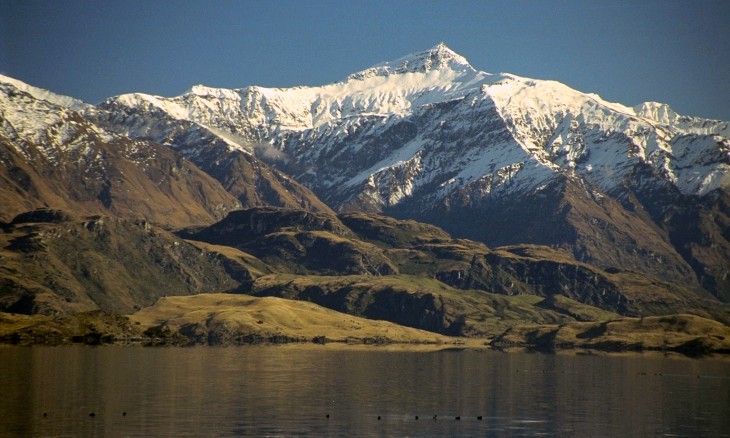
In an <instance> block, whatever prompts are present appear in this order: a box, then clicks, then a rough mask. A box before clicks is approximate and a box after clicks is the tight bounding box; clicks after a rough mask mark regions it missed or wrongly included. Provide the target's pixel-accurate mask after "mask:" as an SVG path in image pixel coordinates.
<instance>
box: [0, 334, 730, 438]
mask: <svg viewBox="0 0 730 438" xmlns="http://www.w3.org/2000/svg"><path fill="white" fill-rule="evenodd" d="M0 389H1V390H2V393H1V394H2V396H1V397H0V435H2V436H13V437H15V436H64V437H65V436H69V437H71V436H84V437H85V436H114V437H124V436H139V437H149V436H158V437H163V436H171V437H172V436H174V437H185V436H191V437H206V436H495V437H497V436H559V437H573V436H574V437H586V436H591V437H600V436H610V437H619V436H620V437H634V436H649V437H650V436H691V437H698V436H708V437H721V436H730V361H728V360H727V359H725V360H713V359H702V360H694V359H688V358H682V357H676V356H672V357H664V356H661V355H631V356H586V355H547V354H530V353H498V352H491V351H453V350H450V351H438V352H424V351H420V352H419V351H385V350H381V349H378V347H372V348H370V349H341V348H340V349H334V348H331V347H318V346H282V347H277V346H253V347H231V348H215V347H200V348H142V347H102V348H93V347H32V348H23V347H2V348H0ZM91 413H94V416H91V415H90V414H91ZM125 414H126V415H125ZM434 415H436V419H435V420H434V418H433V417H434ZM416 416H418V419H416ZM457 416H459V417H460V419H459V420H457V419H456V417H457ZM478 416H481V418H482V419H481V420H480V419H478ZM378 418H380V419H378Z"/></svg>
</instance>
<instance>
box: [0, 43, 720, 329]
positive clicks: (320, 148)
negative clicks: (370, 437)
mask: <svg viewBox="0 0 730 438" xmlns="http://www.w3.org/2000/svg"><path fill="white" fill-rule="evenodd" d="M0 123H2V131H0V144H1V145H2V149H0V154H1V155H0V181H1V182H2V186H1V187H0V201H1V202H2V205H3V206H4V207H3V208H2V209H1V210H0V221H4V222H5V223H6V225H5V229H6V234H8V233H10V234H12V233H17V232H20V231H19V229H20V228H22V227H21V226H20V224H21V223H22V224H25V223H28V220H27V218H26V219H20V220H18V219H17V217H18V215H22V214H26V215H28V214H30V213H27V212H28V211H31V210H34V209H37V208H41V207H43V208H46V209H48V208H51V209H54V210H62V211H66V212H69V211H71V212H73V215H72V216H73V217H74V218H77V219H75V220H77V221H80V223H83V219H82V218H81V217H82V216H89V217H90V216H93V215H97V216H98V215H101V216H104V217H107V216H108V217H111V218H115V219H114V220H122V221H125V222H124V223H125V224H126V223H138V222H139V221H145V223H147V222H149V223H150V224H151V225H150V226H155V227H162V228H164V229H166V230H168V231H177V232H178V236H179V237H171V238H173V239H180V238H182V239H183V240H182V242H188V241H196V242H207V243H206V245H216V247H221V246H225V247H228V248H233V249H231V251H233V250H235V251H237V254H239V260H240V257H244V256H242V255H241V254H246V257H248V259H247V260H253V259H256V260H257V262H256V266H258V267H259V269H257V270H256V269H255V270H254V271H256V272H259V274H264V273H265V275H274V274H276V273H278V274H286V275H301V276H307V278H309V280H308V281H313V280H311V276H312V275H315V276H331V275H367V276H375V277H388V276H395V277H398V276H399V275H415V276H417V277H418V276H426V277H429V278H433V279H435V280H436V281H439V282H440V283H443V284H446V285H448V286H449V287H456V288H457V289H459V290H462V289H464V290H466V289H468V290H482V291H484V292H490V293H492V292H496V293H500V294H503V295H521V294H525V293H526V294H531V295H539V296H544V297H550V296H555V295H563V296H566V297H569V298H570V299H572V300H576V301H577V302H582V303H584V304H588V305H591V306H597V307H599V308H602V309H604V310H606V311H610V312H616V313H617V314H621V315H626V316H641V315H644V314H647V315H649V314H651V315H654V314H660V313H661V310H660V309H661V308H662V304H661V303H662V300H665V301H666V303H664V304H666V306H665V310H667V311H671V312H672V313H682V306H685V310H687V311H692V313H695V314H700V315H701V316H704V317H710V318H713V319H717V320H720V321H723V322H727V320H728V318H727V314H726V313H723V312H727V303H728V301H730V275H729V274H730V192H729V188H730V127H729V126H728V122H726V121H715V120H706V119H700V118H696V117H688V116H683V115H679V114H676V113H675V112H674V111H673V110H672V109H671V108H669V106H667V105H665V104H660V103H655V102H647V103H643V104H640V105H636V106H633V107H628V106H624V105H621V104H618V103H612V102H607V101H605V100H603V99H601V98H600V97H599V96H597V95H595V94H587V93H582V92H579V91H576V90H573V89H571V88H570V87H568V86H566V85H563V84H561V83H558V82H555V81H545V80H536V79H529V78H523V77H519V76H516V75H512V74H506V73H499V74H491V73H486V72H482V71H478V70H476V69H474V68H473V67H472V66H471V65H469V63H468V62H467V60H466V59H465V58H464V57H462V56H461V55H459V54H457V53H455V52H453V51H452V50H450V49H449V48H448V47H446V46H445V45H444V44H439V45H437V46H435V47H433V48H431V49H428V50H426V51H423V52H419V53H415V54H411V55H408V56H406V57H403V58H400V59H397V60H394V61H390V62H384V63H381V64H378V65H376V66H373V67H371V68H369V69H366V70H363V71H361V72H357V73H354V74H352V75H350V76H348V77H347V78H345V79H344V80H342V81H339V82H336V83H332V84H328V85H324V86H319V87H295V88H288V89H281V88H263V87H256V86H251V87H246V88H241V89H217V88H209V87H205V86H202V85H199V86H195V87H193V88H192V89H191V90H190V91H189V92H187V93H185V94H183V95H181V96H177V97H172V98H165V97H160V96H152V95H147V94H141V93H135V94H127V95H121V96H116V97H111V98H109V99H106V100H105V101H103V102H101V103H100V104H98V105H95V106H93V105H89V104H86V103H84V102H81V101H78V100H76V99H73V98H70V97H65V96H59V95H56V94H54V93H52V92H49V91H46V90H41V89H38V88H35V87H32V86H30V85H27V84H24V83H22V82H20V81H18V80H16V79H12V78H8V77H0ZM272 208H274V210H271V211H269V210H267V209H272ZM240 209H244V211H246V212H248V213H246V214H245V215H243V216H242V213H241V212H239V211H236V210H240ZM265 212H268V213H265ZM292 212H296V213H292ZM59 214H60V213H59ZM39 215H40V216H42V217H45V216H47V215H48V213H47V211H46V212H45V213H42V214H41V213H39ZM31 216H32V214H31ZM51 216H53V215H51ZM21 217H22V216H21ZM54 217H55V216H54ZM254 218H255V219H256V220H257V221H258V222H257V223H258V225H257V226H258V228H256V230H257V231H256V232H255V233H254V234H250V233H249V234H246V236H247V237H245V238H243V237H241V236H239V235H234V234H231V233H232V230H237V229H238V230H242V229H245V228H246V227H249V225H250V224H252V223H253V222H252V221H254ZM261 218H265V219H261ZM312 218H319V219H317V220H314V222H313V223H316V224H317V226H315V227H313V225H312V223H309V222H307V221H311V220H312ZM323 218H324V219H323ZM374 218H376V219H374ZM386 218H391V219H386ZM93 220H98V219H93ZM411 220H416V221H418V222H420V223H421V225H419V227H421V228H418V227H416V228H418V229H419V230H421V232H422V233H425V235H428V236H431V238H432V239H435V240H434V241H433V245H436V244H437V243H438V245H446V243H445V242H452V243H449V244H448V245H447V246H453V245H456V246H461V247H463V248H467V249H468V250H467V249H464V250H463V251H462V250H459V251H456V252H457V253H459V254H460V255H459V256H454V255H453V254H454V252H453V249H452V250H450V251H451V253H452V254H451V255H444V254H445V253H448V252H449V251H445V250H444V251H445V252H444V251H441V250H439V251H436V250H434V249H433V248H431V247H429V248H430V249H428V250H427V249H425V248H424V247H423V245H424V244H425V243H424V242H425V241H427V240H428V239H425V238H424V239H420V240H419V242H420V243H419V244H418V245H416V246H414V245H415V243H414V242H415V241H414V240H409V241H408V242H402V241H399V243H398V244H391V243H388V241H383V240H380V238H375V237H373V236H382V235H384V234H385V235H387V234H388V232H386V231H384V230H392V229H393V227H396V228H398V227H401V228H403V227H406V226H405V225H402V224H410V223H417V222H409V221H411ZM135 221H137V222H135ZM281 221H284V222H287V223H288V224H289V225H287V227H284V229H282V228H280V227H278V226H277V225H276V224H278V223H280V222H281ZM389 221H393V222H389ZM403 221H405V222H403ZM41 222H43V221H41ZM51 222H52V223H56V222H58V221H57V220H55V219H54V220H53V221H51ZM61 222H62V223H66V222H68V221H67V220H63V221H60V222H59V223H61ZM216 223H217V224H216ZM362 223H369V224H371V226H372V224H373V223H377V224H378V226H372V227H371V228H372V229H370V231H369V232H370V233H371V234H367V233H366V234H361V233H358V232H357V231H356V230H355V229H353V227H355V228H358V227H357V226H356V225H353V224H360V225H362ZM396 224H401V225H396ZM425 224H432V225H435V226H437V227H440V228H441V229H443V230H441V229H439V228H435V227H432V226H429V225H425ZM79 226H80V225H79ZM19 227H20V228H19ZM54 227H55V226H54ZM125 227H126V226H125ZM125 227H122V228H123V229H126V228H125ZM312 227H313V228H312ZM409 227H410V228H409V229H413V227H414V226H413V225H410V226H409ZM406 228H408V227H406ZM221 230H224V231H225V232H224V231H221ZM262 230H268V232H266V233H264V232H263V231H262ZM435 230H438V231H435ZM120 232H121V231H120ZM165 232H167V231H165ZM125 233H126V232H125ZM282 233H283V234H282ZM287 233H288V234H287ZM323 233H325V234H323ZM372 233H374V234H372ZM409 233H413V234H414V235H417V234H418V233H416V232H412V231H409ZM414 239H415V238H414ZM459 239H469V240H459ZM21 240H22V239H21ZM347 242H349V243H347ZM458 242H461V243H458ZM465 242H468V243H465ZM198 245H202V243H198ZM312 245H313V246H312ZM485 245H486V246H485ZM21 246H22V245H21ZM163 246H164V245H163ZM297 248H299V249H297ZM312 248H315V249H316V250H314V251H311V249H312ZM477 248H478V249H477ZM492 248H497V249H492ZM499 248H504V249H499ZM307 249H309V250H307ZM460 251H461V252H460ZM464 251H466V253H468V254H469V255H470V257H471V260H469V267H468V268H466V267H464V266H460V267H459V269H451V270H441V268H437V269H430V268H429V269H412V265H411V264H409V263H406V264H404V263H405V262H403V259H402V258H401V257H402V256H403V254H410V256H409V257H414V259H418V258H422V259H424V260H428V263H426V262H424V263H426V264H430V265H434V264H435V265H437V266H442V265H443V263H442V262H443V260H448V259H449V257H456V258H455V259H454V260H464V263H466V258H467V256H466V255H465V254H466V253H464ZM500 251H506V252H505V253H500ZM225 252H226V251H222V252H219V253H225ZM395 254H399V255H398V256H396V255H395ZM424 254H425V255H424ZM494 254H510V255H509V256H500V255H494ZM130 257H131V255H130ZM515 257H517V258H518V259H520V258H522V259H525V260H527V259H529V260H533V261H535V260H540V261H541V263H543V262H544V263H545V264H547V265H549V264H550V262H551V261H552V262H553V263H554V264H555V266H562V267H561V268H559V269H558V270H557V271H555V272H553V271H551V270H550V269H548V270H547V271H542V269H544V267H545V266H547V265H545V264H542V265H540V264H538V265H540V266H541V268H536V267H535V266H536V265H533V264H530V263H527V264H525V265H524V266H523V267H520V268H517V267H516V266H517V265H519V263H517V264H515V263H516V262H515ZM355 260H359V261H357V262H356V261H355ZM525 263H526V262H525ZM531 263H532V262H531ZM224 264H225V263H224ZM409 266H410V268H407V269H406V268H405V267H409ZM566 266H570V268H566ZM452 267H453V266H452ZM536 269H537V271H535V270H536ZM551 269H552V268H551ZM563 269H574V270H575V272H576V273H577V272H582V271H581V270H582V269H586V270H588V271H590V272H594V273H595V275H596V276H603V277H605V278H606V279H608V280H606V281H607V282H608V283H611V284H614V286H615V285H617V284H618V286H615V288H614V289H611V287H608V286H606V287H605V288H604V289H602V290H603V292H602V293H603V294H604V297H605V294H606V293H609V292H608V291H610V290H614V291H615V293H616V294H618V295H616V296H621V297H623V298H615V297H614V299H611V298H608V299H603V298H600V296H601V295H600V293H599V292H597V291H596V290H595V287H594V286H595V284H599V283H600V281H598V280H596V281H598V283H595V282H594V286H591V287H589V286H587V284H588V283H590V282H589V281H588V280H586V279H583V280H581V281H582V282H583V283H581V285H580V286H577V284H578V283H576V281H578V280H576V279H577V278H578V277H576V275H578V274H574V275H567V274H565V272H563V271H562V270H563ZM224 270H225V269H224ZM249 271H250V269H249ZM487 271H489V272H491V274H489V275H487V274H485V272H487ZM548 271H550V273H548ZM3 272H4V275H6V277H7V270H5V271H3ZM536 272H539V274H537V273H536ZM247 275H248V277H247V280H246V281H243V284H245V286H242V287H243V288H244V289H247V288H248V289H247V290H249V292H250V290H253V289H256V288H255V287H253V286H252V283H251V279H252V278H253V277H256V275H255V274H254V275H251V274H250V273H249V274H247ZM582 275H583V274H580V275H578V276H579V277H581V278H583V277H582ZM550 276H553V277H552V278H553V279H552V280H550V279H549V278H551V277H550ZM16 277H17V273H16ZM589 277H590V275H589ZM619 277H620V278H621V280H617V278H619ZM302 278H304V277H302ZM586 278H587V277H586ZM596 278H598V277H596ZM566 279H571V280H569V281H572V282H573V284H572V285H571V284H569V283H566ZM627 279H633V280H632V281H634V280H635V281H634V282H633V283H632V284H634V286H636V285H637V284H639V285H643V286H641V287H639V288H638V289H637V288H636V287H628V286H626V285H627V284H628V283H627V281H628V280H627ZM16 280H17V278H16ZM239 280H240V278H239V279H238V280H236V281H237V282H238V283H239V284H240V283H241V281H239ZM533 280H534V281H536V283H533V284H530V281H533ZM302 281H303V280H302ZM328 281H329V280H328ZM20 283H22V282H20ZM20 283H19V282H18V281H14V282H8V281H7V280H6V282H5V283H4V284H5V285H7V284H15V285H18V284H20ZM41 283H42V282H41ZM224 283H225V282H222V283H221V282H217V283H216V282H214V284H216V285H217V287H218V288H219V289H220V288H223V289H225V287H223V286H222V285H223V284H224ZM608 283H607V284H608ZM23 284H24V283H23ZM44 284H45V283H44ZM328 284H329V283H328ZM13 287H15V286H5V287H3V289H2V296H0V299H3V300H4V301H5V302H7V303H10V302H11V301H12V300H11V299H9V298H8V297H10V296H14V297H16V298H17V297H19V296H21V295H23V296H25V295H24V294H26V295H27V290H28V289H27V288H26V289H23V290H25V292H22V293H21V292H19V290H20V289H13ZM44 287H47V285H46V286H44ZM79 287H80V289H79V290H81V289H83V287H82V286H79ZM228 287H232V286H231V284H229V285H228ZM251 287H253V289H251ZM204 289H205V290H204ZM325 289H327V288H325ZM186 290H187V292H186V294H187V293H193V292H196V291H198V292H213V291H216V290H218V289H206V288H205V287H198V288H196V287H191V288H188V289H186ZM628 290H631V292H630V293H629V292H627V291H628ZM660 290H661V291H660ZM591 291H593V292H591ZM79 294H81V295H84V296H86V292H83V293H82V292H79ZM170 294H175V293H174V292H171V293H170ZM593 294H598V295H593ZM132 295H134V294H132ZM162 295H165V293H163V294H162ZM284 295H287V294H286V293H285V294H284ZM295 295H296V294H295ZM609 295H610V293H609ZM629 295H630V296H631V297H630V298H629ZM153 296H154V297H156V296H158V295H155V294H153V295H150V296H149V297H148V298H142V297H141V296H139V297H138V299H141V302H140V303H135V302H134V300H133V299H129V300H127V306H126V307H124V308H123V309H122V308H117V307H115V306H107V307H108V310H110V311H117V312H118V311H121V310H124V311H126V312H129V311H130V309H133V308H134V305H138V306H141V305H142V304H144V305H145V306H148V305H150V304H152V298H151V297H153ZM289 296H291V293H289ZM307 299H309V300H314V298H313V296H309V297H308V298H307ZM617 299H618V300H619V301H616V300H617ZM621 299H624V300H627V301H625V302H624V304H621V303H620V300H621ZM72 301H73V300H72ZM91 301H92V302H94V300H93V299H92V300H91ZM315 301H316V300H315ZM321 301H322V303H325V304H326V302H327V300H326V299H322V300H321ZM13 302H14V303H16V304H17V302H19V301H13ZM629 302H633V303H634V304H627V303H629ZM639 302H643V303H646V302H652V303H653V304H652V305H651V306H646V305H638V304H635V303H639ZM322 303H320V304H322ZM609 303H610V304H609ZM680 303H683V304H680ZM98 304H99V303H96V307H99V308H103V307H104V306H99V305H98ZM341 304H342V303H340V304H338V305H334V307H337V306H340V307H341V308H338V310H344V311H348V312H352V311H353V310H352V308H347V306H344V307H343V306H342V305H341ZM13 305H14V304H8V305H7V306H6V308H11V307H13ZM54 306H55V305H54ZM54 306H51V307H52V308H56V309H57V310H58V311H61V312H62V313H64V312H68V311H69V310H68V309H70V308H73V306H71V307H69V306H65V305H61V306H60V307H58V306H56V307H54ZM632 306H633V307H632ZM16 307H18V308H20V307H23V306H19V305H16ZM41 307H42V306H41ZM330 307H331V306H330ZM23 308H25V309H26V311H31V312H32V310H31V309H33V306H26V307H23ZM36 308H38V307H36ZM92 308H94V306H93V305H92V306H90V307H89V308H88V310H91V309H92ZM59 309H61V310H59ZM63 309H65V310H63ZM723 309H724V310H723ZM404 311H407V310H404ZM465 312H466V311H465ZM361 313H363V312H361ZM386 313H387V312H386ZM467 313H468V312H467ZM363 314H365V315H366V316H367V312H365V313H363ZM371 316H373V317H378V318H380V317H379V316H374V315H371ZM462 316H463V315H462ZM382 319H388V318H382ZM390 319H391V320H392V319H394V318H390ZM395 319H396V320H397V319H398V318H395ZM454 320H459V316H458V315H457V316H454ZM396 322H400V321H398V320H397V321H396ZM543 322H544V321H543ZM410 325H411V326H413V325H414V324H410ZM421 328H424V327H421ZM431 329H433V327H431ZM477 331H478V330H477ZM442 332H443V330H442ZM466 332H468V330H466ZM445 334H461V335H463V334H465V332H459V331H458V330H456V331H454V332H453V333H452V332H445ZM482 334H484V333H483V332H482Z"/></svg>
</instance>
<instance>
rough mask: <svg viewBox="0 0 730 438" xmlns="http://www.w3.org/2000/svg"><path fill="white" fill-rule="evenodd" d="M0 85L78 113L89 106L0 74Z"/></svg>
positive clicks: (77, 100)
mask: <svg viewBox="0 0 730 438" xmlns="http://www.w3.org/2000/svg"><path fill="white" fill-rule="evenodd" d="M0 84H9V85H12V86H13V87H15V88H16V89H18V90H20V91H23V92H25V93H28V94H30V95H31V96H33V97H35V98H36V99H41V100H45V101H47V102H50V103H52V104H54V105H58V106H61V107H64V108H68V109H72V110H76V111H80V110H83V109H86V108H89V107H90V106H91V105H89V104H87V103H85V102H83V101H81V100H79V99H75V98H73V97H69V96H62V95H60V94H56V93H52V92H50V91H48V90H44V89H42V88H38V87H33V86H32V85H28V84H26V83H25V82H22V81H19V80H17V79H14V78H11V77H8V76H4V75H1V74H0Z"/></svg>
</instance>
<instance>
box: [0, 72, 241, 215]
mask: <svg viewBox="0 0 730 438" xmlns="http://www.w3.org/2000/svg"><path fill="white" fill-rule="evenodd" d="M69 102H71V103H72V104H73V102H74V99H71V98H65V97H63V96H58V95H55V94H53V93H50V92H46V91H44V90H39V89H37V88H34V87H31V86H28V85H26V84H23V83H22V82H20V81H15V80H12V81H9V80H5V81H0V220H2V221H7V220H10V219H12V218H13V217H14V216H15V215H16V214H18V213H21V212H24V211H27V210H31V209H34V208H38V207H52V208H59V209H65V210H70V211H75V212H77V213H82V214H99V213H104V214H109V213H112V214H115V215H118V216H122V217H132V218H135V219H140V218H144V219H148V220H152V221H155V222H158V223H164V224H166V225H171V226H184V225H191V224H200V223H209V222H211V221H214V220H216V219H220V218H221V217H222V216H223V215H224V214H225V213H226V212H227V211H229V210H231V209H235V208H238V207H240V204H239V203H238V202H237V201H236V199H235V198H233V196H231V195H230V194H229V193H228V192H226V191H225V190H224V189H223V187H222V186H221V185H220V184H218V182H217V181H215V180H214V179H213V178H211V177H210V176H209V175H207V174H205V173H203V172H202V171H201V170H200V169H198V168H196V167H195V166H194V165H192V164H191V163H190V162H188V161H187V160H185V159H184V158H182V157H181V156H180V155H179V154H176V153H175V152H173V151H171V150H170V149H169V148H166V147H163V146H160V145H158V144H155V143H152V142H149V141H144V140H139V139H130V138H128V137H125V136H122V135H118V134H113V133H110V132H108V131H106V130H105V129H103V128H102V127H100V126H98V125H96V124H95V123H93V122H92V121H90V120H88V119H86V118H85V117H83V116H82V114H81V113H80V112H79V111H76V110H73V109H71V108H69V107H68V106H65V105H66V104H68V103H69ZM71 106H73V105H71ZM81 108H82V109H87V108H86V107H83V106H82V107H81Z"/></svg>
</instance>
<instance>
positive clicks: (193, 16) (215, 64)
mask: <svg viewBox="0 0 730 438" xmlns="http://www.w3.org/2000/svg"><path fill="white" fill-rule="evenodd" d="M441 41H443V42H444V43H446V45H447V46H449V47H450V48H451V49H453V50H454V51H456V52H458V53H459V54H461V55H463V56H464V57H466V58H467V59H468V60H469V61H470V63H471V64H472V65H473V66H474V67H475V68H477V69H479V70H484V71H487V72H492V73H498V72H508V73H513V74H517V75H520V76H527V77H532V78H538V79H554V80H557V81H560V82H563V83H565V84H567V85H569V86H571V87H573V88H576V89H578V90H580V91H584V92H594V93H597V94H599V95H600V96H601V97H603V98H604V99H607V100H610V101H615V102H620V103H623V104H626V105H634V104H637V103H640V102H643V101H649V100H654V101H659V102H665V103H668V104H670V105H671V106H672V107H673V108H674V109H675V110H676V111H677V112H679V113H681V114H686V115H696V116H703V117H708V118H716V119H722V120H730V1H728V0H607V1H598V0H575V1H574V0H552V1H538V0H529V1H528V0H507V1H487V0H474V1H468V0H449V1H437V0H421V1H409V0H386V1H380V0H363V1H346V0H279V1H264V0H261V1H245V0H240V1H226V0H217V1H192V0H175V1H172V0H167V1H162V0H141V1H140V0H116V1H112V0H109V1H98V0H0V73H2V74H5V75H8V76H12V77H15V78H17V79H20V80H22V81H25V82H28V83H30V84H31V85H35V86H39V87H42V88H46V89H49V90H51V91H55V92H57V93H60V94H65V95H70V96H73V97H77V98H80V99H82V100H85V101H87V102H89V103H98V102H99V101H101V100H103V99H104V98H106V97H109V96H113V95H117V94H122V93H128V92H144V93H150V94H157V95H162V96H174V95H178V94H181V93H183V92H185V91H186V90H188V89H189V88H190V87H192V86H193V85H195V84H205V85H208V86H212V87H226V88H239V87H244V86H248V85H261V86H271V87H290V86H295V85H323V84H326V83H329V82H334V81H338V80H340V79H343V78H344V77H346V76H347V75H348V74H350V73H353V72H356V71H359V70H362V69H365V68H367V67H370V66H371V65H374V64H376V63H379V62H381V61H387V60H392V59H396V58H399V57H401V56H405V55H407V54H409V53H413V52H418V51H422V50H425V49H427V48H429V47H431V46H434V45H436V44H437V43H439V42H441Z"/></svg>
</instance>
